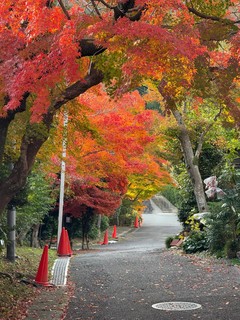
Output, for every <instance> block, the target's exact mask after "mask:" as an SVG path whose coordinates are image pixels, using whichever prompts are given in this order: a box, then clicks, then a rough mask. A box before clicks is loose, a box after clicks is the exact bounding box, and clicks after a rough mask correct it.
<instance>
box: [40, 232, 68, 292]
mask: <svg viewBox="0 0 240 320" xmlns="http://www.w3.org/2000/svg"><path fill="white" fill-rule="evenodd" d="M57 253H58V256H60V257H63V256H69V257H71V255H72V249H71V246H70V241H69V236H68V232H67V230H66V229H65V228H62V232H61V237H60V241H59V244H58V250H57ZM35 282H36V283H37V284H40V285H42V286H45V287H49V286H51V284H50V283H49V282H48V245H45V246H44V249H43V253H42V257H41V260H40V263H39V267H38V271H37V275H36V277H35Z"/></svg>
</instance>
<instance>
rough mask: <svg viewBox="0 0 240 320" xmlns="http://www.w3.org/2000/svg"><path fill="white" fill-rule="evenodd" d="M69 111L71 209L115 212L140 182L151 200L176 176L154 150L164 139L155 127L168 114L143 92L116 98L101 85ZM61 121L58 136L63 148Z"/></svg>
mask: <svg viewBox="0 0 240 320" xmlns="http://www.w3.org/2000/svg"><path fill="white" fill-rule="evenodd" d="M76 107H77V108H76ZM79 109H81V110H82V112H81V113H78V112H76V110H79ZM68 113H69V123H68V126H67V158H66V172H67V186H68V191H66V201H65V209H64V211H65V212H68V213H70V214H72V215H73V216H81V215H83V214H84V212H85V211H86V210H87V208H92V209H93V210H94V212H93V213H94V214H105V215H112V214H113V213H114V212H115V209H116V208H117V207H118V206H119V204H120V203H121V200H122V198H123V196H124V194H126V192H127V190H128V189H129V188H131V190H133V186H134V184H135V187H134V188H135V190H138V191H137V193H138V194H139V192H141V198H140V199H141V200H145V199H147V198H149V197H150V196H152V195H153V194H154V193H156V190H158V191H159V188H160V186H162V185H164V184H165V183H167V182H169V181H170V180H171V179H170V176H169V174H168V172H167V169H166V167H165V162H164V161H163V160H162V159H161V158H160V157H159V156H157V155H156V154H154V152H155V151H156V149H157V146H156V144H157V143H159V139H160V138H159V135H158V136H157V135H156V134H155V132H154V131H153V130H152V128H153V124H154V123H155V122H159V121H161V119H162V117H161V116H160V115H159V114H158V113H157V112H155V111H150V110H145V101H144V100H143V99H142V97H141V96H140V95H139V93H138V91H135V92H132V93H131V94H129V93H127V94H124V95H123V96H122V97H121V98H118V99H117V100H114V99H110V97H109V96H108V95H107V93H106V91H105V90H103V88H102V86H97V87H95V88H94V90H93V89H92V90H89V91H88V93H86V94H84V95H82V96H81V97H80V98H78V99H77V101H75V102H74V103H72V104H71V105H68ZM59 120H60V121H59V126H58V130H57V132H56V134H55V136H54V140H55V141H56V142H57V141H59V143H57V144H58V145H60V146H61V141H62V136H63V130H64V127H63V126H62V125H61V124H62V122H63V119H62V118H61V117H60V119H59ZM51 144H52V141H51V140H50V141H49V142H47V144H46V146H45V147H44V149H45V148H48V145H49V146H50V145H51ZM48 149H50V150H51V148H48ZM60 149H61V148H60ZM58 154H59V156H58V157H57V156H56V155H57V153H56V150H54V151H53V155H52V159H53V162H52V167H50V168H49V171H51V172H54V171H55V172H56V173H57V172H58V171H59V168H60V165H59V163H60V160H61V150H60V152H58ZM134 177H135V178H134ZM134 180H135V182H134V183H133V181H134ZM137 180H138V183H137ZM140 180H141V181H142V182H141V183H140ZM97 195H98V196H99V198H98V197H97ZM133 197H134V198H136V195H134V196H133ZM104 199H105V201H104Z"/></svg>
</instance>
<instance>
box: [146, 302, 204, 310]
mask: <svg viewBox="0 0 240 320" xmlns="http://www.w3.org/2000/svg"><path fill="white" fill-rule="evenodd" d="M152 307H153V308H154V309H158V310H165V311H186V310H195V309H199V308H201V307H202V306H201V305H200V304H198V303H193V302H180V301H172V302H161V303H156V304H153V305H152Z"/></svg>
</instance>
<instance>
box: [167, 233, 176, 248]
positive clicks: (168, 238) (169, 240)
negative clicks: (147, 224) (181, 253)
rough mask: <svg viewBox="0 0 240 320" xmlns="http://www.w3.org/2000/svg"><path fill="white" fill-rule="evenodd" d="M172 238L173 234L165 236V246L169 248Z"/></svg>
mask: <svg viewBox="0 0 240 320" xmlns="http://www.w3.org/2000/svg"><path fill="white" fill-rule="evenodd" d="M173 239H174V237H173V236H169V237H167V238H166V240H165V246H166V248H167V249H169V248H170V247H171V246H170V244H171V242H172V241H173Z"/></svg>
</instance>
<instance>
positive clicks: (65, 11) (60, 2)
mask: <svg viewBox="0 0 240 320" xmlns="http://www.w3.org/2000/svg"><path fill="white" fill-rule="evenodd" d="M58 3H59V4H60V7H61V8H62V11H63V12H64V14H65V16H66V17H67V19H68V20H71V17H70V15H69V13H68V11H67V9H66V8H65V6H64V4H63V2H62V0H58Z"/></svg>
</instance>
